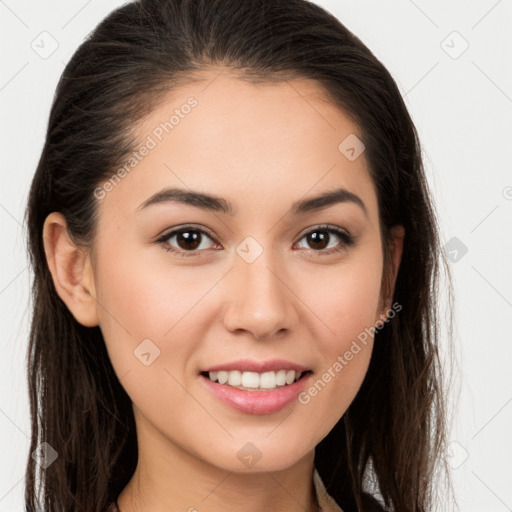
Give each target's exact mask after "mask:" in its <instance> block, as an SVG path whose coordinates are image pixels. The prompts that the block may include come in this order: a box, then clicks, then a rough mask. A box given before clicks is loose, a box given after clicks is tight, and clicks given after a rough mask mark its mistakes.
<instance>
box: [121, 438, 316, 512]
mask: <svg viewBox="0 0 512 512" xmlns="http://www.w3.org/2000/svg"><path fill="white" fill-rule="evenodd" d="M161 441H162V440H161V439H160V440H159V441H158V442H156V440H155V438H154V437H153V436H148V437H144V438H143V439H140V438H139V439H138V448H139V458H138V462H137V467H136V469H135V472H134V474H133V476H132V478H131V480H130V482H129V483H128V484H127V486H126V487H125V489H124V490H123V491H122V492H121V494H120V495H119V498H118V500H117V502H118V507H119V511H120V512H142V511H144V512H161V511H162V510H182V511H184V512H185V511H186V512H199V511H201V510H208V512H231V511H233V512H235V511H237V512H238V511H240V510H244V512H261V511H262V510H272V511H275V512H317V511H318V510H319V508H318V504H317V501H316V493H315V488H314V485H313V470H314V451H312V452H310V453H308V454H307V455H306V456H305V457H303V458H302V459H300V460H299V461H298V462H297V463H295V464H294V465H293V466H291V467H289V468H286V469H284V470H279V471H260V472H251V473H236V472H232V471H228V470H225V469H222V468H218V467H216V466H214V465H211V464H209V463H207V462H205V461H203V460H201V459H198V458H197V457H194V456H193V455H191V454H190V453H188V452H187V451H185V450H183V449H181V448H180V447H178V446H176V445H175V444H172V445H171V446H169V444H170V443H167V444H166V450H165V452H163V451H162V449H161V448H162V444H161ZM157 448H158V449H157ZM167 448H168V449H167Z"/></svg>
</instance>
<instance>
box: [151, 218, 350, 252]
mask: <svg viewBox="0 0 512 512" xmlns="http://www.w3.org/2000/svg"><path fill="white" fill-rule="evenodd" d="M187 231H196V232H198V233H201V235H206V236H207V237H208V238H210V239H211V240H212V241H214V242H215V243H218V242H217V241H216V240H215V238H214V237H213V235H211V234H210V233H209V232H208V231H206V230H205V229H202V228H198V227H195V226H182V227H180V228H178V229H174V230H172V231H169V233H165V234H164V235H162V236H161V237H160V238H158V239H157V240H156V242H157V243H161V244H162V245H163V247H164V249H165V250H166V251H167V252H172V253H174V254H175V255H176V256H182V257H189V256H197V255H199V253H201V252H202V251H198V250H192V251H180V250H179V249H176V248H174V247H172V246H169V244H168V243H167V240H169V238H172V237H173V236H175V235H177V234H179V233H183V232H187ZM317 231H323V232H327V233H334V234H335V235H337V236H338V237H339V238H340V239H341V241H342V244H341V246H339V247H337V248H336V247H334V248H331V249H327V250H325V249H323V250H319V251H316V250H314V249H310V250H311V251H312V252H313V253H317V254H316V255H315V256H317V257H318V256H328V255H331V254H335V253H338V252H341V251H343V250H345V249H346V248H347V247H351V246H353V245H354V244H355V243H356V237H355V236H353V235H350V234H349V233H347V232H345V231H343V230H341V229H340V228H337V227H335V226H329V225H321V226H316V227H315V228H314V229H311V230H310V231H308V232H307V233H304V235H302V237H301V238H300V239H299V241H300V240H302V239H303V238H304V237H306V236H307V235H310V234H311V233H315V232H317Z"/></svg>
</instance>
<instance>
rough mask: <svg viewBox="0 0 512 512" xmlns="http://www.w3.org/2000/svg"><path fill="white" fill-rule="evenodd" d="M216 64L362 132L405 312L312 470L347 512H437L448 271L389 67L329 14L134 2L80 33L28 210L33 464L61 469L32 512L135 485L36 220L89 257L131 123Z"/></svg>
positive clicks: (126, 425)
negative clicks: (306, 91) (103, 196)
mask: <svg viewBox="0 0 512 512" xmlns="http://www.w3.org/2000/svg"><path fill="white" fill-rule="evenodd" d="M212 66H225V67H226V68H227V69H229V70H230V71H232V72H233V73H237V74H238V75H239V76H240V77H241V78H243V79H245V80H252V81H254V82H257V81H260V82H266V81H270V80H274V81H275V80H278V81H279V80H281V81H283V80H292V79H294V78H308V79H313V80H316V82H317V83H318V84H319V86H321V87H322V88H323V90H324V91H325V92H326V94H327V95H328V96H329V97H330V98H331V99H332V101H333V102H334V104H336V105H337V106H338V107H339V108H340V109H342V110H343V111H344V113H345V114H346V115H348V116H349V117H350V118H351V119H352V120H353V121H354V122H355V123H356V124H357V126H358V127H360V129H361V133H362V134H363V143H364V144H365V147H366V150H365V157H366V159H367V161H368V165H369V169H370V172H371V175H372V179H373V181H374V183H375V187H376V190H377V197H378V205H379V214H380V219H381V226H382V227H381V229H382V235H383V248H384V254H385V265H386V266H385V268H386V269H387V272H386V273H385V275H386V276H389V275H390V272H389V270H390V258H389V243H390V229H391V227H392V226H394V225H397V224H402V225H403V226H404V227H405V233H406V234H405V240H404V249H403V254H402V260H401V265H400V268H399V272H398V275H397V280H396V287H395V291H394V295H393V301H395V302H398V303H399V304H400V305H401V306H402V309H401V311H400V313H399V314H397V315H396V317H395V318H393V320H392V321H390V322H388V323H386V324H385V325H384V326H383V327H382V328H381V329H380V330H379V331H378V332H377V333H376V334H375V345H374V350H373V354H372V358H371V361H370V366H369V369H368V372H367V375H366V377H365V380H364V382H363V384H362V386H361V388H360V390H359V392H358V394H357V396H356V397H355V399H354V401H353V402H352V404H351V405H350V407H349V409H348V410H347V411H346V413H345V414H344V415H343V417H342V418H341V419H340V421H339V422H338V423H337V424H336V426H335V427H334V428H333V429H332V431H331V432H330V433H329V434H328V435H327V436H326V437H325V438H324V439H323V440H322V441H321V442H320V444H319V445H318V446H317V448H316V451H315V465H316V467H317V468H318V471H319V473H320V475H321V477H322V478H323V480H324V483H325V485H326V488H327V491H328V492H329V493H330V494H331V495H332V496H333V497H334V499H335V500H336V502H337V503H338V504H339V505H340V506H341V507H342V508H343V510H344V511H345V512H352V511H357V510H359V511H367V510H373V509H376V508H377V501H376V500H375V498H372V497H371V495H372V494H376V495H379V500H380V502H381V503H382V507H383V509H385V510H390V511H391V510H393V511H397V512H423V511H426V510H431V507H432V505H433V503H434V499H435V494H436V489H437V488H436V486H435V482H436V475H438V474H441V473H442V470H444V473H443V474H446V476H447V475H448V473H447V471H446V470H447V466H446V463H445V459H444V457H443V453H444V448H445V443H446V438H447V421H446V416H447V414H446V401H445V391H446V390H445V388H444V385H443V382H444V376H443V375H444V374H443V372H442V371H441V370H442V365H441V361H440V354H439V347H438V343H439V339H440V328H439V323H438V321H439V318H438V317H439V311H438V310H439V308H438V293H439V277H440V264H441V263H442V264H443V265H444V268H445V270H446V273H447V275H448V277H449V272H448V267H447V263H446V260H445V258H444V256H443V253H442V251H441V247H440V242H439V234H438V227H437V221H436V216H435V210H434V206H433V202H432V199H431V197H430V192H429V189H428V184H427V180H426V176H425V172H424V168H423V163H422V154H421V147H420V143H419V139H418V135H417V132H416V129H415V126H414V124H413V122H412V120H411V117H410V116H409V113H408V111H407V109H406V106H405V104H404V101H403V99H402V97H401V95H400V92H399V90H398V88H397V86H396V84H395V82H394V80H393V78H392V77H391V75H390V74H389V72H388V71H387V70H386V69H385V68H384V66H383V65H382V64H381V63H380V62H379V60H378V59H377V58H376V57H375V56H374V55H373V54H372V52H371V51H370V50H369V49H368V48H367V47H366V46H365V45H364V44H363V43H362V42H361V41H360V40H359V39H358V38H357V37H356V36H355V35H354V34H352V33H351V32H350V31H349V30H348V29H347V28H346V27H345V26H344V25H343V24H342V23H340V21H339V20H338V19H336V18H335V17H334V16H333V15H331V14H329V13H328V12H327V11H325V10H324V9H322V8H321V7H319V6H318V5H315V4H313V3H310V2H308V1H306V0H140V1H135V2H131V3H128V4H125V5H123V6H122V7H120V8H118V9H116V10H114V11H113V12H112V13H111V14H110V15H109V16H107V17H106V18H105V19H104V20H103V21H102V22H101V23H100V24H99V25H98V26H97V27H96V29H95V30H94V31H93V32H92V33H91V34H89V36H88V37H87V38H86V40H85V41H84V42H83V43H82V44H81V45H80V47H79V48H78V49H77V51H76V52H75V54H74V55H73V57H72V58H71V60H70V62H69V63H68V65H67V66H66V68H65V70H64V72H63V73H62V76H61V78H60V81H59V83H58V86H57V90H56V93H55V96H54V100H53V104H52V108H51V113H50V117H49V123H48V128H47V134H46V141H45V144H44V147H43V150H42V154H41V157H40V160H39V163H38V167H37V170H36V173H35V176H34V179H33V182H32V186H31V190H30V196H29V200H28V205H27V211H26V221H27V225H28V248H29V254H30V261H31V265H32V267H33V271H34V281H33V289H32V298H33V316H32V324H31V331H30V343H29V349H28V354H27V372H28V383H29V393H30V410H31V428H32V438H31V445H30V453H32V452H33V451H34V450H36V448H38V447H39V448H40V447H41V443H48V445H44V446H49V447H51V448H52V449H54V450H56V452H57V453H58V457H57V458H56V460H55V461H53V463H52V464H51V465H49V466H48V467H46V468H45V464H38V463H37V462H36V461H35V460H34V459H33V458H32V457H31V456H29V457H28V462H27V468H26V492H25V502H26V510H27V511H35V510H38V509H39V508H42V509H43V510H51V511H52V512H57V511H65V512H70V511H75V510H76V511H78V510H80V511H88V512H89V511H97V512H100V511H103V510H105V508H106V507H107V506H108V505H109V504H110V503H112V502H113V501H114V500H115V499H116V498H117V496H118V495H119V493H120V492H121V491H122V490H123V488H124V487H125V486H126V484H127V483H128V481H129V480H130V478H131V476H132V474H133V472H134V470H135V467H136V463H137V455H138V453H137V443H136V435H135V421H134V417H133V411H132V406H131V401H130V398H129V397H128V395H127V394H126V392H125V391H124V389H123V387H122V386H121V385H120V382H119V380H118V378H117V377H116V375H115V373H114V370H113V368H112V365H111V363H110V359H109V357H108V354H107V351H106V347H105V343H104V340H103V337H102V334H101V331H100V329H99V327H85V326H83V325H80V324H79V323H78V322H77V321H76V320H75V319H74V317H73V316H72V315H71V313H70V312H69V310H68V309H67V307H66V306H65V304H64V303H63V301H62V300H61V299H60V298H59V296H58V295H57V293H56V290H55V288H54V285H53V281H52V278H51V274H50V272H49V268H48V264H47V261H46V258H45V252H44V246H43V239H42V230H43V224H44V221H45V219H46V217H47V216H48V215H49V214H50V213H51V212H54V211H58V212H61V213H62V214H63V215H64V217H65V219H66V221H67V226H68V230H69V234H70V236H71V237H72V239H73V240H74V241H75V242H76V243H77V244H81V245H83V246H84V247H91V245H92V241H93V240H94V234H95V228H96V226H97V222H98V217H97V200H96V198H95V196H94V190H95V188H96V187H97V186H98V184H99V183H101V182H102V181H104V180H105V179H108V178H109V177H110V176H111V175H112V173H113V171H114V170H115V169H118V166H119V165H120V164H121V163H122V162H123V161H124V160H125V159H126V156H127V155H128V154H130V153H131V152H132V151H133V150H134V147H135V146H134V144H135V141H134V139H133V137H132V135H131V133H132V132H131V131H130V127H133V126H134V125H135V124H136V123H137V122H138V121H140V120H141V119H142V118H143V117H144V116H145V115H146V114H147V113H149V112H151V110H152V109H153V108H154V107H155V106H156V105H157V103H158V101H159V100H161V99H162V95H163V94H164V93H166V92H168V91H171V90H172V88H173V87H176V86H178V85H181V84H183V83H187V81H190V80H193V77H194V74H195V72H199V71H202V70H208V69H209V68H211V67H212ZM340 142H341V141H340ZM383 284H386V283H385V282H383ZM449 284H450V290H451V279H450V280H449ZM450 303H451V302H450ZM450 325H451V323H450ZM372 482H373V486H372Z"/></svg>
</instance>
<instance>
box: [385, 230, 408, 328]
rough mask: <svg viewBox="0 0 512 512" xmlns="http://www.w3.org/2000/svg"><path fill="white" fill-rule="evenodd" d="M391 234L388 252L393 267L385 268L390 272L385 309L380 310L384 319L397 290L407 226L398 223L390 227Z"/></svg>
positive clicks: (387, 281) (386, 281)
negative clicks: (396, 285)
mask: <svg viewBox="0 0 512 512" xmlns="http://www.w3.org/2000/svg"><path fill="white" fill-rule="evenodd" d="M390 235H391V241H390V246H389V251H388V252H389V258H390V263H391V265H392V268H389V269H385V271H386V272H389V274H388V275H386V276H385V283H384V286H383V290H382V291H383V296H382V302H381V305H382V308H383V310H381V311H380V313H381V315H380V316H379V319H380V320H383V319H385V318H386V317H387V311H388V310H389V309H390V308H391V306H392V304H391V302H392V300H393V295H394V292H395V284H396V277H397V275H398V269H399V267H400V262H401V260H402V252H403V245H404V237H405V228H404V227H403V226H402V225H400V224H397V225H396V226H393V227H392V228H391V229H390Z"/></svg>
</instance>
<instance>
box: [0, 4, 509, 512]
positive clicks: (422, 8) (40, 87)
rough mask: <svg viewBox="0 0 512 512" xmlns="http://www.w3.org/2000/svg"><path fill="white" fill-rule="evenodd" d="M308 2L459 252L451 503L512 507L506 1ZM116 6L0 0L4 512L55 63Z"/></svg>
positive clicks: (18, 425) (25, 432) (19, 447)
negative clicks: (29, 233) (370, 89)
mask: <svg viewBox="0 0 512 512" xmlns="http://www.w3.org/2000/svg"><path fill="white" fill-rule="evenodd" d="M317 3H318V4H320V5H321V6H323V7H325V8H327V9H328V10H329V11H331V12H332V13H333V14H335V15H336V16H337V17H338V18H339V19H340V20H341V21H342V22H343V23H344V24H345V25H346V26H347V27H348V28H349V29H350V30H352V31H353V32H354V33H355V34H356V35H357V36H358V37H359V38H360V39H361V40H362V41H363V42H364V43H365V44H366V45H367V46H368V47H369V48H370V49H371V50H372V51H373V52H374V54H375V55H376V56H377V57H378V58H379V59H380V60H381V61H382V62H383V64H384V65H385V66H386V67H387V68H388V69H389V71H390V72H391V74H392V75H393V77H394V78H395V80H396V81H397V83H398V86H399V88H400V90H401V91H402V94H403V95H404V97H405V101H406V103H407V106H408V108H409V109H410V112H411V115H412V117H413V120H414V122H415V124H416V126H417V128H418V131H419V134H420V138H421V141H422V146H423V150H424V154H425V155H424V156H425V164H426V168H427V171H428V175H429V181H430V184H431V187H432V190H433V192H434V197H435V200H436V203H437V209H438V213H439V217H440V222H441V228H442V240H443V244H445V243H447V242H449V241H450V240H451V239H452V238H453V237H456V238H457V239H458V242H456V243H459V247H456V246H452V245H449V251H450V252H451V256H452V258H453V257H455V256H456V261H453V262H451V264H450V266H451V270H452V273H453V276H454V278H455V285H456V287H455V293H456V310H455V314H456V338H455V342H456V355H457V358H458V367H459V369H458V371H457V374H456V378H457V379H459V380H460V385H459V388H460V395H459V394H458V389H459V388H458V387H457V386H454V387H453V389H454V393H453V397H454V399H457V398H458V409H457V410H456V414H455V421H454V424H453V429H452V433H451V435H450V439H451V441H452V443H451V445H450V452H449V453H448V454H447V455H448V456H449V457H450V464H451V466H452V467H453V476H454V483H455V490H456V493H457V499H458V501H459V505H460V510H461V511H463V512H473V511H474V512H476V511H478V512H480V511H481V510H485V511H486V512H492V511H496V512H502V511H506V510H512V486H511V485H510V484H511V483H512V472H511V470H510V461H511V460H512V443H511V441H510V432H511V431H512V428H511V427H512V382H511V377H510V375H511V372H510V364H511V360H512V358H511V356H512V339H511V334H510V321H511V320H512V289H511V284H512V271H511V268H510V267H511V262H512V243H511V234H512V164H511V162H510V149H511V147H512V67H511V66H512V64H511V63H512V38H511V37H510V31H511V29H512V1H511V0H500V1H496V0H485V1H484V0H482V1H476V0H473V1H471V2H468V1H451V2H446V1H440V0H436V1H426V0H421V1H420V0H417V1H412V0H392V1H386V2H382V1H378V0H371V1H370V0H358V1H356V0H352V1H349V0H330V1H328V0H322V1H320V0H318V1H317ZM121 4H122V2H120V1H115V0H107V1H106V0H103V1H99V0H89V1H86V0H67V1H65V2H64V1H63V0H62V1H56V0H53V1H35V0H31V1H22V0H0V38H1V52H2V54H1V55H2V60H1V63H2V65H1V66H0V106H1V124H0V129H1V133H0V144H1V156H2V158H1V166H2V171H1V179H2V183H1V187H0V223H1V227H2V235H3V240H2V243H1V250H0V261H1V266H2V271H1V276H0V311H1V313H0V314H1V320H0V321H1V325H2V341H1V349H2V357H1V358H0V365H1V367H0V385H1V403H0V432H1V436H0V460H1V467H0V512H12V511H21V510H23V492H24V485H23V482H24V470H25V463H26V457H27V454H28V444H29V415H28V397H27V390H26V383H25V380H26V377H25V357H26V349H27V339H28V329H29V320H30V316H29V312H30V309H29V308H28V304H29V284H30V281H29V278H30V273H29V269H28V267H27V253H26V248H25V229H24V227H23V214H24V208H25V204H26V200H27V193H28V189H29V186H30V182H31V179H32V176H33V173H34V170H35V167H36V164H37V161H38V158H39V153H40V151H41V148H42V145H43V140H44V134H45V128H46V123H47V119H48V113H49V109H50V103H51V100H52V97H53V93H54V90H55V86H56V84H57V80H58V78H59V76H60V74H61V72H62V71H63V68H64V63H66V62H67V61H68V60H69V58H70V57H71V55H72V54H73V52H74V51H75V49H76V48H77V46H78V45H79V43H80V42H81V41H82V40H83V38H84V37H85V36H86V35H87V34H88V33H89V32H90V31H91V30H92V29H93V28H94V27H95V25H96V24H97V23H98V22H99V21H100V20H101V19H102V18H103V17H104V16H105V15H106V14H107V13H108V12H110V11H111V10H112V9H113V8H115V7H117V6H119V5H121ZM42 32H47V34H42V35H41V33H42ZM454 32H456V34H454ZM48 34H50V35H48ZM52 38H53V39H54V41H53V40H52ZM464 41H466V42H464ZM52 44H53V45H56V44H58V48H56V50H55V51H54V52H53V53H52V54H51V55H46V54H44V52H48V53H49V52H50V51H51V50H52ZM466 44H467V45H469V46H468V47H467V49H466V50H465V51H464V52H463V53H461V52H462V50H463V49H464V47H465V45H466ZM33 48H35V49H37V50H38V52H39V54H38V53H37V52H36V51H35V50H34V49H33ZM42 57H46V58H42ZM453 243H454V242H453V241H452V242H450V244H453ZM461 243H462V244H464V246H466V247H467V253H466V254H464V255H462V252H461V251H460V244H461ZM453 248H455V250H456V251H457V252H456V253H454V252H453ZM461 255H462V257H461ZM442 510H443V511H445V510H446V511H448V510H452V507H451V506H450V504H448V503H447V504H446V505H445V507H443V509H442Z"/></svg>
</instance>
